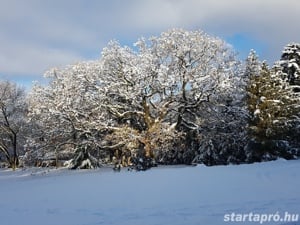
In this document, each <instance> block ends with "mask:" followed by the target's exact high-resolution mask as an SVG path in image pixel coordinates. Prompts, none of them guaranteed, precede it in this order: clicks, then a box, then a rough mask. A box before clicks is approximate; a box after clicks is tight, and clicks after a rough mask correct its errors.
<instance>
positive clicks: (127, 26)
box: [0, 0, 300, 86]
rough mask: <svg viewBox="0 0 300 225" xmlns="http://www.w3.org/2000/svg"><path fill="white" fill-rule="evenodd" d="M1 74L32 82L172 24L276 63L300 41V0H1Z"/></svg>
mask: <svg viewBox="0 0 300 225" xmlns="http://www.w3.org/2000/svg"><path fill="white" fill-rule="evenodd" d="M0 3H1V7H0V80H2V79H6V80H12V81H15V82H17V83H19V84H22V85H25V86H30V83H31V82H32V81H33V80H41V77H42V76H43V73H44V72H45V71H46V70H47V69H49V68H51V67H56V66H64V65H67V64H70V63H75V62H78V61H81V60H92V59H96V58H98V57H99V56H100V53H101V49H102V48H103V47H105V45H106V44H107V43H108V41H109V40H111V39H117V40H119V41H120V43H121V44H123V45H129V46H132V44H133V43H134V42H135V41H136V40H137V39H138V38H139V37H141V36H144V37H149V36H153V35H159V34H160V33H161V32H162V31H166V30H168V29H169V28H184V29H188V30H195V29H201V30H204V31H206V32H207V33H209V34H212V35H214V36H218V37H221V38H223V39H225V40H226V41H227V42H229V43H230V44H232V45H233V46H234V48H235V49H236V50H237V51H238V52H239V57H240V58H241V59H244V58H245V57H246V56H247V54H248V52H249V50H250V49H251V48H253V49H255V50H256V51H257V52H258V54H259V55H260V58H261V59H266V60H267V61H268V62H269V63H270V64H272V63H273V62H274V61H275V60H277V59H278V58H279V57H280V53H281V51H282V48H283V47H284V46H285V45H286V44H287V43H289V42H300V23H299V21H300V15H299V8H300V1H299V0H88V1H87V0H51V1H42V0H26V1H25V0H0Z"/></svg>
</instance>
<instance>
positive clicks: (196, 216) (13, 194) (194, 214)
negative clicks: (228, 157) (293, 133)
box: [0, 160, 300, 225]
mask: <svg viewBox="0 0 300 225" xmlns="http://www.w3.org/2000/svg"><path fill="white" fill-rule="evenodd" d="M299 171H300V161H299V160H298V161H297V160H296V161H284V160H279V161H273V162H267V163H257V164H250V165H239V166H216V167H205V166H203V165H199V166H196V167H178V166H175V167H159V168H153V169H151V170H148V171H145V172H128V171H125V170H124V171H121V172H120V173H118V172H117V173H116V172H113V171H112V170H111V169H107V168H102V169H99V170H92V171H91V170H89V171H69V170H65V169H59V170H51V171H48V170H44V169H39V170H36V169H28V170H23V171H22V170H18V171H16V172H12V171H8V170H0V184H1V185H0V193H1V200H0V221H1V225H19V224H23V225H100V224H105V225H109V224H113V225H114V224H116V225H120V224H122V225H135V224H136V225H148V224H149V225H150V224H151V225H155V224H157V225H160V224H161V225H163V224H170V225H199V224H200V225H201V224H204V225H205V224H213V225H221V224H260V223H257V222H256V223H255V222H250V221H245V222H243V223H238V222H224V215H225V214H230V213H232V212H234V213H250V212H253V213H261V214H263V213H267V214H269V213H272V214H274V213H276V212H278V213H279V214H280V215H281V214H284V213H285V212H289V213H291V214H293V213H294V214H296V213H298V214H299V213H300V189H299V186H300V173H299ZM265 224H289V225H292V224H297V225H299V224H300V222H294V223H280V222H274V221H271V222H267V223H265Z"/></svg>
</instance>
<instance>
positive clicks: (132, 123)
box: [30, 29, 240, 163]
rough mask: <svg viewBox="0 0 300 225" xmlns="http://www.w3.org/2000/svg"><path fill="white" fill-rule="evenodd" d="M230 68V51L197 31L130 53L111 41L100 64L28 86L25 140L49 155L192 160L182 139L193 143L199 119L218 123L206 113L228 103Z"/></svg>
mask: <svg viewBox="0 0 300 225" xmlns="http://www.w3.org/2000/svg"><path fill="white" fill-rule="evenodd" d="M237 68H238V66H237V61H236V59H235V56H234V52H233V51H232V49H231V48H230V47H229V46H228V45H227V44H226V43H225V42H224V41H222V40H221V39H219V38H215V37H212V36H209V35H207V34H205V33H204V32H201V31H185V30H182V29H172V30H169V31H167V32H164V33H162V34H161V35H160V36H158V37H151V38H149V39H148V40H146V39H144V38H141V39H140V40H139V41H138V42H137V43H136V47H135V48H134V49H131V48H129V47H122V46H120V44H119V43H118V42H116V41H111V42H110V43H109V44H108V46H107V47H106V48H104V49H103V52H102V55H101V58H100V59H99V60H96V61H93V62H88V63H87V62H82V63H78V64H76V65H73V66H69V67H66V68H64V69H55V70H51V71H49V72H48V73H47V74H48V76H49V77H50V79H51V82H50V84H49V86H47V87H41V86H36V87H35V88H34V90H33V93H32V95H31V104H30V105H31V107H30V115H31V118H32V119H33V120H36V121H37V123H38V124H39V126H40V128H41V129H39V132H40V135H35V137H39V138H34V139H32V140H31V141H32V143H34V144H35V145H36V146H38V145H40V146H39V147H38V148H39V149H41V148H45V149H48V150H49V149H52V151H55V152H58V151H59V149H64V150H65V149H66V148H68V149H70V150H72V149H73V151H74V149H76V150H77V151H79V153H80V155H82V152H84V151H88V152H87V154H88V155H89V154H90V153H91V150H92V149H93V150H95V149H98V154H99V152H100V153H101V152H107V150H108V152H113V153H114V154H115V155H117V157H118V158H119V159H120V160H121V159H123V158H124V157H125V158H126V157H127V158H128V157H136V156H138V155H140V156H142V157H145V158H155V159H156V160H158V161H161V162H167V163H170V162H174V163H179V162H191V161H192V160H193V159H194V158H195V154H194V153H190V152H187V151H188V148H187V146H188V145H189V144H190V143H191V140H190V139H189V138H188V137H189V135H187V134H189V132H193V133H195V134H196V137H195V138H196V139H197V138H198V134H199V132H201V129H202V128H203V127H204V126H203V124H204V122H203V121H204V120H209V119H210V120H211V123H210V124H212V123H213V121H216V120H218V119H217V118H216V117H214V119H212V118H210V116H209V115H215V114H217V115H218V116H219V117H218V118H220V115H222V113H221V111H222V110H220V108H222V107H223V108H228V106H229V105H230V104H231V105H232V104H233V102H234V101H235V99H236V98H237V95H236V93H238V91H237V90H239V82H240V81H239V78H238V76H237V75H238V74H237V73H238V69H237ZM231 109H233V108H232V107H231ZM223 115H226V114H223ZM214 123H216V122H214ZM212 138H213V137H212ZM194 141H195V140H193V142H194ZM87 149H89V150H87ZM77 158H78V157H77ZM83 158H84V157H83Z"/></svg>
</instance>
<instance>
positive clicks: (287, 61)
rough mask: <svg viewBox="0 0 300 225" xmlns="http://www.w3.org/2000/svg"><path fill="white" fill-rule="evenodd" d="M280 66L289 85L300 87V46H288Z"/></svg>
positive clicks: (296, 44) (291, 44)
mask: <svg viewBox="0 0 300 225" xmlns="http://www.w3.org/2000/svg"><path fill="white" fill-rule="evenodd" d="M279 64H280V67H281V69H282V73H283V74H284V77H285V78H286V79H287V81H288V82H289V84H290V85H300V44H298V43H290V44H288V45H287V46H286V47H285V48H284V50H283V52H282V55H281V59H280V61H279ZM297 91H298V92H299V91H300V89H297Z"/></svg>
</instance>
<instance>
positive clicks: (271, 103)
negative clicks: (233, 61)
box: [246, 52, 299, 161]
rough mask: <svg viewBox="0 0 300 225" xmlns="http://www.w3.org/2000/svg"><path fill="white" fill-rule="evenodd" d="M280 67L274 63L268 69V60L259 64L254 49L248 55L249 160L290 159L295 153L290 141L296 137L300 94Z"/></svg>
mask: <svg viewBox="0 0 300 225" xmlns="http://www.w3.org/2000/svg"><path fill="white" fill-rule="evenodd" d="M280 68H281V67H280V66H277V67H276V66H274V67H273V68H272V69H269V67H268V65H267V64H266V63H265V62H263V63H261V65H259V61H258V58H257V57H255V55H254V54H253V52H252V53H250V55H249V57H248V59H247V66H246V75H248V86H247V93H248V98H247V105H248V110H249V115H250V117H249V135H250V138H251V141H250V142H249V145H248V151H249V152H248V153H249V154H248V157H249V158H250V160H254V161H257V160H259V161H260V160H261V159H263V160H264V159H273V158H276V157H278V156H279V157H284V158H287V159H289V158H293V157H294V155H295V154H296V153H295V152H294V153H293V152H292V151H291V150H292V148H291V146H290V145H291V143H293V140H294V139H295V138H294V137H293V136H294V135H293V133H295V132H294V131H295V122H296V121H297V120H298V119H297V118H298V112H297V108H298V107H297V105H298V104H299V100H298V99H299V98H298V97H297V96H295V95H296V94H295V93H294V92H293V88H292V86H291V85H290V84H289V83H288V82H286V80H285V79H284V76H283V73H282V72H280V71H282V70H281V69H280ZM298 121H299V120H298ZM291 131H293V132H291Z"/></svg>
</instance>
